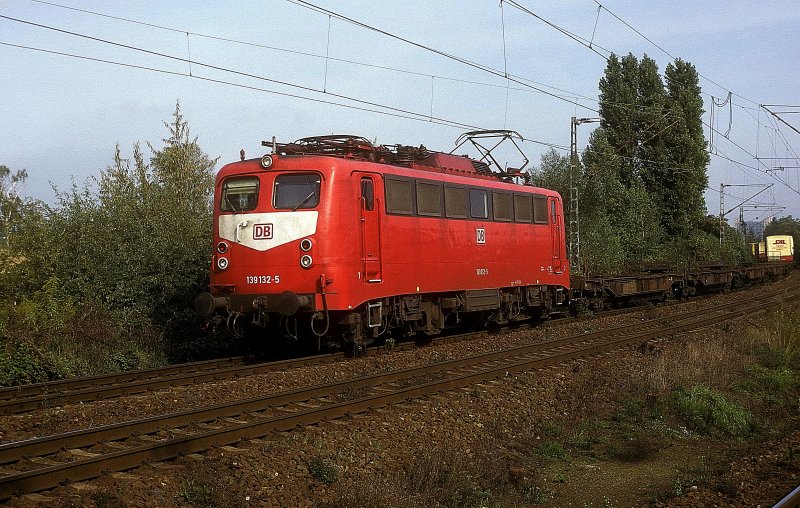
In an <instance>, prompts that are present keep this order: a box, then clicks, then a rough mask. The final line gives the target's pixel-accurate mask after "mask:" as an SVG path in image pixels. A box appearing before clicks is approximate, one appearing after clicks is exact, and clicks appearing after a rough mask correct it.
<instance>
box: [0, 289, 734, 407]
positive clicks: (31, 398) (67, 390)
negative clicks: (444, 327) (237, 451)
mask: <svg viewBox="0 0 800 508" xmlns="http://www.w3.org/2000/svg"><path fill="white" fill-rule="evenodd" d="M742 298H743V299H746V298H748V297H747V296H743V297H742ZM635 310H636V308H629V309H615V310H607V311H603V312H602V313H601V314H602V315H603V316H611V315H617V314H623V313H628V312H632V311H635ZM526 326H529V325H525V324H522V325H519V327H520V328H525V327H526ZM477 333H479V334H480V333H488V332H477ZM475 335H476V332H469V333H458V334H453V335H448V336H442V337H438V338H436V339H433V342H437V343H438V342H449V341H457V340H465V339H468V338H474V336H475ZM413 347H415V346H414V344H413V343H401V344H398V345H395V346H394V347H393V349H395V350H405V349H409V348H413ZM382 351H384V348H383V347H380V346H377V347H373V348H369V349H367V350H365V351H364V353H363V354H366V355H375V354H380V353H381V352H382ZM346 356H347V355H346V354H345V353H343V352H336V353H328V354H319V355H312V356H307V357H302V358H294V359H289V360H278V361H271V362H263V363H249V362H247V359H246V357H242V356H240V357H232V358H224V359H219V360H207V361H202V362H193V363H185V364H179V365H170V366H166V367H157V368H151V369H140V370H135V371H127V372H121V373H116V374H110V375H98V376H89V377H82V378H73V379H64V380H59V381H49V382H45V383H36V384H30V385H21V386H14V387H9V388H0V415H9V414H18V413H23V412H26V411H33V410H36V409H43V408H52V407H57V406H62V405H64V404H74V403H78V402H91V401H96V400H103V399H110V398H114V397H121V396H126V395H134V394H137V393H145V392H148V391H154V390H158V389H162V388H169V387H175V386H187V385H192V384H197V383H202V382H207V381H222V380H225V379H233V378H237V377H243V376H249V375H253V374H263V373H266V372H274V371H279V370H287V369H293V368H298V367H307V366H313V365H324V364H326V363H332V362H336V361H340V360H343V359H344V358H345V357H346Z"/></svg>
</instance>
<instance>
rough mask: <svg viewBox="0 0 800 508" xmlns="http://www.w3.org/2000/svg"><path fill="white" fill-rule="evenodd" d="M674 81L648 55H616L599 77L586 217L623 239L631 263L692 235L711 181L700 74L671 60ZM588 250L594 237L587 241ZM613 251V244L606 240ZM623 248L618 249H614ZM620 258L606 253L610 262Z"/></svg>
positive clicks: (587, 162)
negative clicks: (597, 117)
mask: <svg viewBox="0 0 800 508" xmlns="http://www.w3.org/2000/svg"><path fill="white" fill-rule="evenodd" d="M665 77H666V81H667V84H666V86H665V84H664V81H663V80H662V79H661V76H660V74H659V71H658V66H657V65H656V62H655V61H654V60H653V59H651V58H649V57H648V56H647V55H644V56H643V57H642V59H641V60H638V59H637V58H636V57H635V56H633V55H631V54H629V55H627V56H625V57H623V58H619V57H618V56H616V55H612V56H611V57H610V58H609V59H608V63H607V65H606V71H605V75H604V76H603V77H602V78H601V80H600V110H599V111H600V116H601V122H600V128H598V129H596V130H595V131H594V132H593V133H592V135H591V137H590V139H589V145H588V147H587V149H586V151H585V152H584V154H583V167H584V169H583V172H582V176H581V178H582V187H583V189H582V192H581V221H582V223H583V224H584V225H585V226H584V227H583V231H587V230H588V226H589V224H588V221H594V222H593V223H592V227H594V228H596V229H597V230H600V231H603V232H604V235H605V236H606V237H607V239H606V242H608V238H610V237H608V234H611V235H612V236H613V238H614V242H613V243H612V245H623V246H624V249H623V252H624V256H623V259H624V263H625V264H629V265H631V264H632V265H635V264H639V263H642V262H645V261H649V260H655V259H654V258H655V257H658V256H659V254H658V253H659V250H660V249H659V247H660V244H661V242H662V241H663V240H662V239H664V240H667V239H669V240H672V239H679V240H687V241H688V240H689V239H690V238H692V237H693V234H694V233H693V230H694V229H695V228H696V227H697V226H698V224H699V222H700V220H701V219H702V218H703V214H704V211H705V202H704V199H703V190H704V189H705V186H706V184H707V182H708V179H707V176H706V166H707V164H708V154H706V153H705V140H704V138H703V130H702V114H703V110H702V99H701V97H700V87H699V85H698V81H697V77H698V76H697V73H696V71H695V70H694V67H692V66H691V65H690V64H687V63H686V62H683V61H681V60H676V61H675V62H674V63H670V64H669V65H668V67H667V70H666V72H665ZM584 245H586V246H587V247H589V249H587V248H584V249H583V251H584V254H587V255H588V254H589V253H590V249H591V248H592V247H590V246H591V243H589V244H588V245H587V244H584ZM596 248H598V249H599V250H598V251H596V252H594V254H595V255H597V254H598V253H599V252H601V251H603V252H605V253H606V254H608V252H609V249H608V243H606V244H604V243H603V241H599V242H598V243H597V244H596ZM614 250H615V251H616V249H614ZM612 257H615V256H611V257H608V256H606V257H605V260H606V263H605V265H606V266H608V262H610V260H611V258H612Z"/></svg>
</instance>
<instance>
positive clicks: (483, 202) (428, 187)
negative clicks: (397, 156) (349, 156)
mask: <svg viewBox="0 0 800 508" xmlns="http://www.w3.org/2000/svg"><path fill="white" fill-rule="evenodd" d="M384 188H385V190H386V213H390V214H398V215H417V216H422V217H447V218H450V219H484V220H494V221H498V222H522V223H535V224H547V222H548V214H547V196H542V195H538V194H527V193H521V192H510V191H509V192H506V191H498V190H494V189H488V188H481V187H472V186H465V185H454V184H447V183H442V182H435V181H431V180H421V179H413V178H402V177H392V176H387V177H386V178H385V181H384Z"/></svg>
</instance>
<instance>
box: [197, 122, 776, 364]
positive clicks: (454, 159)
mask: <svg viewBox="0 0 800 508" xmlns="http://www.w3.org/2000/svg"><path fill="white" fill-rule="evenodd" d="M492 135H500V136H501V137H504V138H506V139H508V138H511V139H513V135H514V133H509V132H508V131H490V132H473V133H468V134H467V135H466V138H465V139H469V140H471V141H473V143H474V144H475V146H478V147H481V146H482V145H481V144H480V143H478V142H476V139H477V140H482V139H484V138H485V136H492ZM517 136H518V135H517ZM264 144H265V145H266V146H270V145H271V146H272V151H271V153H270V154H267V155H264V156H263V157H261V158H258V159H250V160H245V158H244V155H242V160H241V161H238V162H234V163H231V164H228V165H226V166H224V167H223V168H222V169H221V170H220V171H219V173H218V174H217V177H216V182H215V192H214V214H213V218H214V253H213V258H212V266H211V281H210V292H209V293H203V294H201V295H199V296H198V298H197V300H196V302H195V306H196V309H197V311H198V312H199V313H201V314H202V315H205V316H209V317H210V318H211V319H212V320H215V321H216V322H217V323H218V324H224V325H225V326H226V327H227V328H228V329H229V330H230V331H232V332H233V333H234V334H236V335H239V336H244V335H256V336H259V337H263V338H264V339H265V340H270V338H271V337H277V336H283V337H288V338H290V339H294V340H297V341H298V342H300V343H303V344H307V345H310V346H311V348H316V349H320V348H322V347H326V346H327V347H344V346H354V347H361V346H362V345H365V344H368V343H370V342H372V341H374V340H376V339H378V338H383V339H385V340H389V341H393V340H395V338H398V337H409V336H416V335H434V334H438V333H439V332H440V331H441V330H443V329H445V328H447V327H451V326H456V325H459V324H464V322H469V323H475V324H477V325H479V326H486V325H489V324H492V323H496V324H504V323H508V322H512V321H519V320H526V319H531V318H541V317H547V316H550V315H552V314H566V313H569V312H570V311H571V310H572V311H575V310H576V309H579V308H589V309H591V308H600V307H603V306H607V305H608V304H609V302H614V303H615V304H618V303H620V302H625V303H627V302H632V301H636V300H640V299H654V298H665V297H681V296H686V295H689V294H691V293H696V292H700V291H703V290H706V289H710V288H718V287H731V286H735V285H737V284H744V283H747V282H750V281H753V280H758V279H762V278H766V277H771V276H774V275H777V273H773V272H772V271H771V270H772V269H770V268H766V267H760V268H752V269H748V270H745V271H744V272H742V271H735V270H731V269H728V268H725V267H716V268H709V269H707V270H706V271H705V272H702V273H700V272H697V273H693V274H688V273H671V272H661V273H650V274H647V275H646V276H639V277H628V278H619V277H616V278H603V277H599V278H598V277H593V278H587V277H581V278H579V279H576V280H575V281H572V282H571V281H570V267H569V263H568V259H567V256H566V243H565V233H564V205H563V201H562V198H561V196H560V195H559V194H558V193H557V192H555V191H553V190H549V189H544V188H539V187H535V186H532V185H530V184H528V182H527V181H526V180H525V173H524V172H522V168H519V169H504V170H501V171H497V170H495V171H493V170H492V167H491V165H494V166H497V164H496V161H495V160H494V157H493V156H492V155H491V153H490V151H485V152H483V153H484V156H483V157H482V158H481V159H480V160H475V159H472V158H469V157H467V156H461V155H454V154H452V153H443V152H436V151H430V150H428V149H426V148H425V147H424V146H419V147H414V146H402V145H388V146H387V145H374V144H373V143H371V142H369V141H368V140H366V139H364V138H362V137H357V136H346V135H332V136H318V137H310V138H303V139H300V140H298V141H295V142H293V143H285V144H284V143H277V142H275V141H274V139H273V141H272V143H271V144H270V143H267V142H265V143H264ZM459 146H460V145H459ZM493 163H494V164H493ZM523 167H524V165H523Z"/></svg>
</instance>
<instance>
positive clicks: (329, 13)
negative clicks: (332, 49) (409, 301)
mask: <svg viewBox="0 0 800 508" xmlns="http://www.w3.org/2000/svg"><path fill="white" fill-rule="evenodd" d="M30 1H32V2H37V3H40V4H45V5H51V6H56V7H60V8H66V9H71V10H75V11H78V12H84V13H89V14H93V15H100V16H106V17H108V18H111V19H118V20H121V21H125V22H131V23H137V24H140V25H143V26H149V27H153V28H158V29H163V30H170V31H174V32H178V33H183V34H192V35H197V36H201V37H209V38H211V39H217V40H222V41H227V42H234V43H239V44H250V45H253V46H260V47H266V48H267V49H274V50H278V51H290V52H292V51H293V50H287V49H285V48H274V47H267V46H265V45H259V44H255V43H250V42H246V41H237V40H235V39H229V38H224V37H218V36H209V35H205V34H197V33H195V32H192V31H187V30H184V29H176V28H172V27H166V26H163V25H158V24H155V23H147V22H143V21H138V20H133V19H130V18H123V17H121V16H112V15H107V14H102V13H97V12H94V11H89V10H86V9H78V8H74V7H69V6H63V5H60V4H56V3H54V2H47V1H44V0H30ZM288 1H290V2H291V3H294V4H296V5H301V6H303V7H306V8H310V9H311V10H316V11H317V12H323V13H326V15H327V16H328V17H329V20H330V19H331V18H332V17H336V19H340V20H344V21H346V22H349V23H355V24H357V25H358V26H363V27H365V28H368V29H373V30H378V31H379V32H381V33H385V34H387V35H388V36H392V37H396V38H398V39H399V40H403V41H404V42H408V43H411V44H415V45H418V46H419V47H423V48H425V49H426V50H429V51H433V52H435V53H438V54H442V55H444V56H447V57H448V58H455V59H456V60H457V61H460V62H462V63H467V64H469V65H471V66H477V68H479V69H481V70H484V71H486V72H490V73H493V74H495V75H497V76H499V77H503V78H504V77H505V74H507V73H508V69H507V63H506V64H505V65H504V67H505V68H504V70H503V71H497V70H496V69H491V68H490V67H488V66H484V65H481V64H476V63H475V62H470V61H469V60H466V59H463V58H459V57H456V56H454V55H449V54H447V53H446V52H442V51H439V50H436V49H434V48H430V47H427V46H425V45H420V44H416V43H414V42H413V41H409V40H408V39H405V38H403V37H400V36H396V35H393V34H390V33H388V32H385V31H381V30H379V29H375V28H374V27H370V26H369V25H366V24H363V23H361V22H358V21H355V20H352V19H351V18H348V17H346V16H341V15H339V14H337V13H333V12H332V11H329V10H326V9H321V8H319V7H317V6H315V5H314V4H311V3H310V2H308V1H305V0H288ZM504 2H505V3H509V5H514V4H515V7H516V6H520V7H521V5H520V4H519V2H517V1H516V0H504ZM595 3H597V4H598V15H597V18H598V19H599V13H600V11H601V9H604V10H606V11H607V12H609V14H611V15H612V16H614V17H615V18H617V19H619V20H620V21H621V22H624V21H623V20H622V19H621V18H619V16H617V15H616V14H614V13H613V12H611V11H609V10H608V9H607V8H606V7H605V6H603V5H601V4H600V3H599V2H597V1H596V2H595ZM523 9H524V7H523ZM537 17H539V18H540V19H542V21H543V22H546V23H548V24H550V25H551V26H553V27H554V28H556V29H557V30H559V31H561V32H562V33H564V34H565V35H567V36H568V37H570V38H573V39H574V40H576V41H578V42H579V43H581V44H582V45H584V46H587V44H588V46H593V47H592V48H589V49H592V50H593V51H594V52H595V53H598V54H600V53H599V52H598V51H597V50H596V49H594V48H599V49H601V50H604V51H608V52H610V51H609V50H607V49H605V48H602V47H600V46H597V45H593V39H594V34H593V36H592V39H591V40H588V41H587V40H586V39H583V38H581V37H579V36H576V35H575V34H573V33H571V32H569V31H567V30H565V29H562V28H561V27H558V26H557V25H555V24H554V23H551V22H549V21H547V20H545V19H544V18H541V17H540V16H537ZM624 23H625V24H626V25H627V26H628V27H629V28H630V29H632V30H634V31H636V32H637V33H639V35H640V36H642V37H644V38H645V39H647V40H648V41H649V42H651V43H652V44H654V45H655V43H653V42H652V41H651V40H650V39H649V38H647V37H646V36H645V35H644V34H642V33H641V32H639V31H638V30H636V29H635V28H634V27H632V26H631V25H629V24H628V23H627V22H624ZM596 27H597V19H596V20H595V30H596ZM187 37H188V35H187ZM588 46H587V47H588ZM187 49H189V48H188V41H187ZM659 49H661V50H663V48H659ZM298 53H299V52H298ZM665 54H667V55H669V56H672V55H670V54H669V53H668V52H666V51H665ZM307 55H308V56H313V57H316V58H325V59H326V62H327V60H328V59H330V60H331V61H335V60H339V61H343V62H347V63H352V64H357V65H367V66H373V67H382V66H375V65H373V64H367V63H365V62H356V61H346V60H344V59H336V58H333V57H330V55H329V54H327V55H325V56H320V55H313V54H307ZM601 56H602V55H601ZM188 60H189V61H191V58H189V59H188ZM189 65H191V63H189ZM212 68H213V66H212ZM387 68H388V67H387ZM388 69H389V70H393V71H397V72H406V73H408V74H418V75H424V76H431V75H430V74H429V73H423V72H416V71H408V70H402V69H392V68H388ZM190 73H191V70H190ZM244 74H245V75H246V74H247V73H244ZM701 76H702V75H701ZM437 77H438V76H437ZM702 77H703V78H704V79H708V78H706V77H705V76H702ZM440 78H441V79H444V80H452V81H461V82H469V83H474V84H478V85H482V86H494V87H498V88H501V87H502V88H506V90H507V91H508V90H509V89H512V88H511V87H510V86H509V84H508V81H507V83H506V85H505V86H503V85H497V84H491V83H480V82H476V81H472V80H463V79H459V78H450V77H446V76H442V77H440ZM267 79H269V78H267ZM526 80H527V78H521V77H519V76H515V77H514V83H517V84H520V83H521V84H522V88H520V87H513V89H514V90H525V91H534V92H540V88H539V87H538V86H530V85H529V84H528V83H526V82H525V81H526ZM509 81H511V79H509ZM709 81H711V80H709ZM531 82H533V83H537V82H534V81H532V80H531ZM537 84H538V85H541V86H545V87H549V88H552V89H554V90H557V91H560V92H562V93H568V94H572V95H573V96H575V97H576V99H577V98H580V99H585V100H591V101H593V102H596V101H597V100H596V99H592V98H589V97H585V96H580V95H578V94H574V93H573V92H568V91H566V90H562V89H559V88H557V87H551V86H550V85H544V84H541V83H537ZM715 84H716V83H715ZM286 86H294V84H292V83H289V84H287V85H286ZM718 86H719V85H718ZM307 88H308V89H309V90H312V91H313V92H314V93H325V91H326V90H325V88H324V89H323V91H322V92H320V91H319V90H317V89H313V88H311V87H307ZM540 93H546V94H547V95H551V96H553V97H557V98H559V99H561V100H566V101H567V102H570V103H572V104H575V105H578V106H580V107H583V108H586V109H589V110H592V111H596V110H595V109H593V108H590V107H588V106H586V105H582V104H580V103H578V102H577V101H574V100H570V99H569V98H566V97H561V96H559V95H558V94H555V93H550V92H546V91H541V92H540ZM734 95H737V97H740V96H739V95H738V94H734ZM334 96H335V94H334ZM342 97H343V98H344V99H345V100H353V99H352V98H348V97H347V96H342ZM745 99H746V98H745ZM356 100H357V99H356ZM746 100H747V99H746ZM750 102H752V101H750ZM367 103H369V101H367ZM373 104H374V105H375V107H386V106H385V105H381V104H378V103H373ZM735 105H736V106H737V107H741V108H743V109H747V108H746V107H745V106H742V105H739V104H735ZM619 106H624V107H639V106H638V105H622V104H619ZM787 107H790V106H787ZM396 109H398V110H400V111H404V110H402V108H396ZM406 113H407V114H409V115H410V116H412V117H416V116H419V115H420V114H419V113H416V112H409V111H406ZM431 117H432V108H431V112H429V113H428V114H426V115H425V120H426V121H430V120H431ZM415 119H416V118H415ZM712 132H713V131H712ZM526 141H528V140H526ZM728 141H730V140H728ZM541 144H543V145H546V146H552V147H555V148H558V149H565V147H561V146H560V145H556V144H553V143H544V142H542V143H541ZM737 146H738V147H739V148H740V149H741V146H739V145H737ZM748 153H749V152H748ZM737 163H738V161H737ZM745 166H746V165H745ZM755 169H758V171H759V172H761V171H762V170H761V169H760V168H755ZM793 190H794V189H793Z"/></svg>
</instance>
